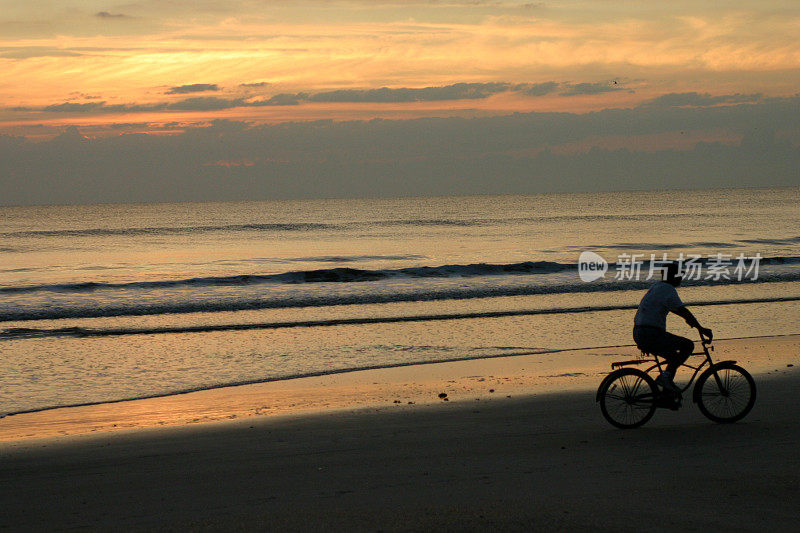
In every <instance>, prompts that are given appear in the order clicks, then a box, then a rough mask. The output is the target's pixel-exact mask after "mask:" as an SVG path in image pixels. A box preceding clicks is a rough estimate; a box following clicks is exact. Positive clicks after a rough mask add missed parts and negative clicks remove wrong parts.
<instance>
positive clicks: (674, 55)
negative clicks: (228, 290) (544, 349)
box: [0, 0, 800, 205]
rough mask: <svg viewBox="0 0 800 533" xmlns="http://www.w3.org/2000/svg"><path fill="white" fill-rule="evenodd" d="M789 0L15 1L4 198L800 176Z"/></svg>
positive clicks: (2, 138) (63, 199)
mask: <svg viewBox="0 0 800 533" xmlns="http://www.w3.org/2000/svg"><path fill="white" fill-rule="evenodd" d="M798 34H800V5H799V4H798V3H797V2H796V0H791V1H788V0H786V1H769V0H764V1H735V0H734V1H730V2H706V1H703V0H700V1H692V2H685V1H675V2H618V1H613V0H609V1H601V0H591V1H590V0H582V1H563V2H528V1H517V0H493V1H483V0H471V1H447V0H440V1H436V0H430V1H413V0H411V1H400V0H384V1H381V0H369V1H368V0H317V1H301V0H228V1H226V2H219V1H208V0H191V1H190V0H141V1H135V0H134V1H129V2H114V1H108V0H105V1H98V0H59V1H42V0H3V2H2V9H0V72H2V73H3V74H2V76H0V204H5V205H14V204H31V203H33V204H36V203H92V202H126V201H155V200H166V201H181V200H192V201H202V200H237V199H254V198H263V199H272V198H295V197H329V196H334V197H347V196H394V195H415V194H421V195H428V194H457V193H469V194H493V193H535V192H551V191H584V190H586V191H592V190H619V189H650V188H671V187H679V188H687V187H688V188H693V187H700V188H703V187H720V186H730V187H737V186H748V187H750V186H759V185H766V186H772V185H797V184H798V183H800V176H799V175H798V174H799V173H800V172H799V171H798V169H800V165H798V162H799V159H800V154H799V153H798V151H799V150H800V126H798V124H800V89H798V87H800V46H798V45H797V38H796V36H797V35H798Z"/></svg>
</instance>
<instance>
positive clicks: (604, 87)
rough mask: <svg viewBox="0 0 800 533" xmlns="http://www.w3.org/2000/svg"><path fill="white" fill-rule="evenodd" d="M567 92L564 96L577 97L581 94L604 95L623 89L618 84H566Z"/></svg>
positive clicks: (563, 93)
mask: <svg viewBox="0 0 800 533" xmlns="http://www.w3.org/2000/svg"><path fill="white" fill-rule="evenodd" d="M564 86H565V87H566V90H565V91H564V92H562V93H561V94H562V95H563V96H577V95H581V94H602V93H609V92H614V91H621V90H623V88H622V87H621V86H620V85H619V84H617V83H616V82H597V83H574V84H571V83H565V84H564Z"/></svg>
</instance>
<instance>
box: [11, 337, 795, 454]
mask: <svg viewBox="0 0 800 533" xmlns="http://www.w3.org/2000/svg"><path fill="white" fill-rule="evenodd" d="M715 344H716V345H717V348H718V349H717V351H716V352H715V353H714V354H712V357H713V358H714V360H715V361H720V360H723V359H725V358H729V357H730V358H733V359H736V358H737V356H738V357H739V360H740V361H742V362H744V363H745V364H746V368H748V370H750V371H751V373H752V374H754V375H758V376H763V375H769V373H776V372H779V371H786V369H787V367H791V366H794V365H797V366H800V356H798V353H799V352H800V350H798V347H799V346H800V334H783V335H771V336H764V337H740V338H729V339H718V340H715ZM766 345H769V346H766ZM637 354H638V350H637V349H636V348H635V346H633V345H611V346H598V347H587V348H570V349H554V350H543V351H536V352H524V353H519V354H503V355H494V356H484V357H469V358H464V359H455V360H444V361H427V362H413V363H400V364H394V365H382V366H376V367H365V368H358V369H343V370H340V371H332V372H325V373H319V374H313V375H303V376H296V377H289V378H276V379H268V380H256V381H253V382H248V383H242V384H233V385H223V386H219V387H212V388H203V389H197V390H190V391H183V392H178V393H170V394H167V395H157V396H151V397H147V398H136V399H124V400H116V401H112V402H97V403H89V404H82V405H77V406H59V407H50V408H46V409H38V410H33V411H27V412H20V413H15V414H13V415H9V416H6V417H5V418H2V419H0V445H2V444H13V443H14V442H21V441H26V440H29V439H34V440H36V439H47V438H64V437H68V436H74V435H81V434H98V433H104V432H116V431H120V430H137V429H145V428H159V427H174V426H184V425H196V424H209V423H214V422H224V421H231V420H237V419H239V420H241V419H251V418H254V417H257V418H258V417H265V416H266V417H268V418H273V417H276V416H281V417H292V416H302V415H307V414H313V413H326V412H330V413H336V412H342V411H358V410H367V409H386V408H395V409H396V408H397V407H399V406H402V405H406V406H409V407H410V406H423V405H432V404H437V403H443V401H451V400H452V401H454V402H467V401H468V402H478V401H486V400H493V399H496V398H503V397H504V396H508V397H509V398H510V397H512V396H513V397H520V396H535V395H540V394H545V393H554V392H570V391H582V390H590V389H593V388H594V387H596V386H597V384H598V383H599V382H600V379H601V378H602V376H603V375H605V374H606V373H608V371H609V370H610V363H611V362H612V361H614V360H620V359H626V358H631V357H635V356H636V355H637ZM680 378H681V376H680V375H679V376H678V381H679V382H680V380H681V379H680ZM439 394H446V395H447V398H446V400H442V399H440V398H439Z"/></svg>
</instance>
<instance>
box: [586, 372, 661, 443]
mask: <svg viewBox="0 0 800 533" xmlns="http://www.w3.org/2000/svg"><path fill="white" fill-rule="evenodd" d="M597 394H598V397H599V398H600V411H602V413H603V416H604V417H605V419H606V420H608V421H609V422H610V423H611V424H612V425H614V426H616V427H618V428H622V429H631V428H637V427H639V426H641V425H642V424H644V423H645V422H647V421H648V420H650V418H651V417H652V416H653V413H655V411H656V401H655V400H656V396H657V390H656V384H655V382H654V381H653V378H651V377H650V376H648V375H647V374H646V373H645V372H642V371H641V370H636V369H634V368H623V369H620V370H616V371H614V372H612V373H611V374H609V375H608V377H607V378H606V379H605V380H603V382H602V383H601V384H600V389H599V390H598V391H597Z"/></svg>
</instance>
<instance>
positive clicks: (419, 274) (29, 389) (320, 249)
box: [0, 188, 800, 413]
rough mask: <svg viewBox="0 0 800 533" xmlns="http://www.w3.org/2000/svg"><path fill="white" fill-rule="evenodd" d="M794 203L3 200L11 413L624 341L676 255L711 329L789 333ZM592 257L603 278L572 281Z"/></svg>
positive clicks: (4, 350) (2, 316)
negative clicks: (663, 263) (689, 269)
mask: <svg viewBox="0 0 800 533" xmlns="http://www.w3.org/2000/svg"><path fill="white" fill-rule="evenodd" d="M798 205H800V189H798V188H782V189H758V190H755V189H726V190H711V191H655V192H652V191H651V192H645V191H640V192H620V193H592V194H588V193H587V194H547V195H531V196H480V197H439V198H396V199H331V200H303V201H264V202H241V203H185V204H135V205H134V204H125V205H91V206H33V207H0V391H2V394H0V413H14V412H21V411H28V410H37V409H43V408H49V407H55V406H64V405H76V404H83V403H93V402H104V401H115V400H121V399H127V398H140V397H147V396H154V395H164V394H174V393H178V392H183V391H187V390H197V389H203V388H210V387H219V386H226V385H232V384H238V383H247V382H256V381H265V380H272V379H286V378H291V377H297V376H305V375H315V374H324V373H330V372H338V371H347V370H353V369H359V368H375V367H386V366H393V365H398V364H409V363H417V362H429V361H446V360H455V359H464V358H477V357H494V356H503V355H514V354H522V353H537V352H547V351H551V350H558V349H563V348H571V347H585V346H598V345H619V344H630V343H631V342H632V341H631V339H630V330H631V325H632V318H633V314H634V312H635V307H636V304H637V303H638V301H639V299H641V296H642V295H643V293H644V291H645V290H646V289H647V287H648V286H649V285H650V284H652V283H653V282H654V279H656V278H657V277H658V271H657V269H656V268H655V267H657V266H658V264H659V261H660V260H663V259H664V258H667V259H684V260H689V259H691V264H693V265H694V267H693V268H695V270H694V271H693V274H694V276H687V279H686V281H685V282H684V285H683V286H682V287H681V288H680V294H681V296H682V298H683V299H684V301H685V302H686V303H687V304H689V305H690V306H694V307H693V309H694V311H695V314H696V315H697V316H698V317H699V318H700V320H701V321H702V322H703V324H704V325H706V326H709V327H712V328H713V329H714V330H715V334H716V335H717V336H718V337H736V336H749V335H771V334H785V333H797V332H799V331H798V330H799V329H800V328H798V325H800V324H799V323H798V319H797V316H798V311H800V208H798ZM582 252H593V253H594V254H597V255H598V256H600V257H601V258H602V259H603V260H604V261H605V262H606V269H607V270H606V273H605V276H603V277H601V278H599V279H596V280H593V281H584V280H583V279H582V276H581V275H580V274H581V271H580V269H579V261H578V260H579V257H580V256H581V253H582ZM687 264H688V263H687ZM648 278H649V279H648ZM669 324H670V329H672V330H674V331H676V332H678V333H682V334H686V335H690V336H691V331H690V330H689V329H688V328H687V327H686V326H685V325H684V324H683V323H682V321H681V320H680V319H677V320H676V319H672V318H671V319H670V323H669Z"/></svg>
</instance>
